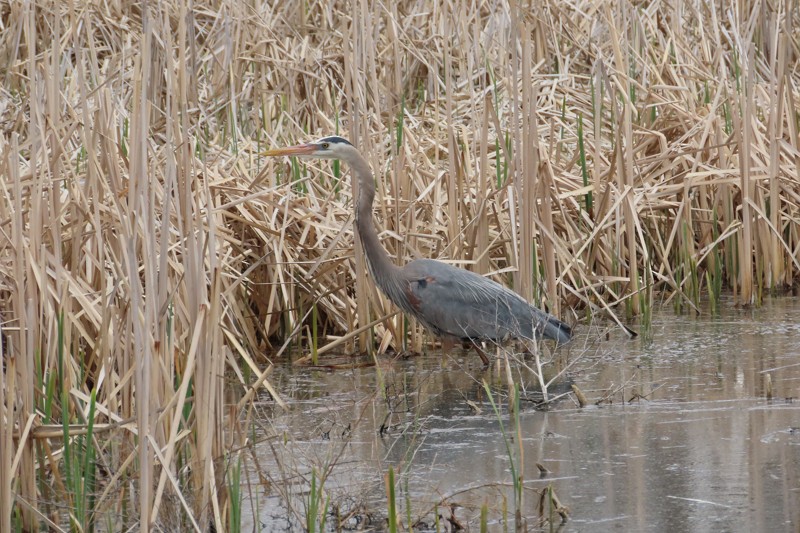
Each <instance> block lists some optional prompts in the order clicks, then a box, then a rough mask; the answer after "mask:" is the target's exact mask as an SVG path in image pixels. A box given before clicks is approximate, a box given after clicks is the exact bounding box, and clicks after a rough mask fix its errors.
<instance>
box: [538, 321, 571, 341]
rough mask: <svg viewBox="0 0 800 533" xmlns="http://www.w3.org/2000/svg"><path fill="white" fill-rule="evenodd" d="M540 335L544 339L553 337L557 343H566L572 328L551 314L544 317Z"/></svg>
mask: <svg viewBox="0 0 800 533" xmlns="http://www.w3.org/2000/svg"><path fill="white" fill-rule="evenodd" d="M546 320H547V321H546V322H545V324H544V327H543V328H542V335H543V336H544V338H545V339H553V340H554V341H556V343H557V344H566V343H568V342H569V340H570V339H571V338H572V328H571V327H569V326H568V325H567V324H565V323H564V322H562V321H560V320H559V319H557V318H556V317H554V316H552V315H548V316H547V318H546Z"/></svg>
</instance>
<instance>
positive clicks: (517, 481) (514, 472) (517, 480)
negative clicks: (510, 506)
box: [483, 379, 523, 527]
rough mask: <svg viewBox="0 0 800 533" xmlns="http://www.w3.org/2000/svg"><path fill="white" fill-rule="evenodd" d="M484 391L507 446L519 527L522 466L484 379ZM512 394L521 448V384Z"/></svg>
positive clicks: (515, 513) (516, 384)
mask: <svg viewBox="0 0 800 533" xmlns="http://www.w3.org/2000/svg"><path fill="white" fill-rule="evenodd" d="M483 389H484V391H486V396H487V397H488V398H489V403H490V404H491V405H492V410H493V411H494V414H495V416H496V417H497V422H498V424H499V425H500V434H501V435H502V436H503V442H504V444H505V446H506V454H507V455H508V463H509V469H510V470H511V478H512V484H513V486H514V516H515V517H516V524H517V527H519V526H520V525H521V524H522V488H523V487H522V474H521V473H520V474H519V475H518V472H521V469H520V467H521V465H520V464H518V460H517V457H516V454H515V453H514V450H513V448H512V446H511V440H510V439H509V437H508V433H507V432H506V429H505V426H504V425H503V415H502V413H501V412H500V408H499V407H498V405H497V403H495V401H494V396H493V395H492V389H491V388H490V387H489V383H487V381H486V380H485V379H484V380H483ZM512 394H513V395H514V396H513V398H512V399H511V401H512V404H511V405H512V408H513V410H514V417H515V419H514V420H515V424H516V428H517V433H518V439H517V440H518V442H519V445H520V447H521V446H522V440H521V439H520V438H519V431H520V426H519V384H518V383H514V388H513V392H512ZM521 458H522V456H521V455H520V457H519V460H521Z"/></svg>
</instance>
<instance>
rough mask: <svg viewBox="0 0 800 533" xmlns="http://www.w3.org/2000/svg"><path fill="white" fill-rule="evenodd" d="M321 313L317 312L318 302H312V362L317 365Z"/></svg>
mask: <svg viewBox="0 0 800 533" xmlns="http://www.w3.org/2000/svg"><path fill="white" fill-rule="evenodd" d="M318 321H319V314H318V312H317V302H314V303H312V304H311V363H312V364H313V365H314V366H316V365H318V364H319V355H318V353H317V349H318V345H319V326H318V325H317V322H318Z"/></svg>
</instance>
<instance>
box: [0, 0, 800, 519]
mask: <svg viewBox="0 0 800 533" xmlns="http://www.w3.org/2000/svg"><path fill="white" fill-rule="evenodd" d="M798 22H800V21H799V20H798V12H797V6H796V3H795V2H791V1H787V2H755V1H739V2H721V3H705V2H677V1H666V2H648V1H644V2H635V3H627V2H622V3H618V2H603V1H595V0H573V1H570V0H568V1H555V0H544V1H542V2H535V3H534V4H532V5H530V4H529V3H527V2H506V1H500V0H497V1H492V0H486V1H478V0H475V1H468V2H454V1H447V0H445V1H441V2H430V1H424V0H408V1H400V2H367V1H365V0H352V1H351V2H342V1H332V2H292V1H281V0H278V1H267V2H262V1H258V0H256V1H250V2H245V1H236V0H234V1H230V2H220V3H217V2H208V1H204V0H195V1H194V2H179V1H171V0H166V1H162V2H159V3H148V2H141V3H140V2H127V1H124V0H118V1H112V2H55V1H42V2H37V3H32V2H8V3H4V4H2V5H0V25H1V28H0V30H1V31H0V58H1V60H0V75H2V77H3V85H2V89H0V128H1V129H2V133H3V140H2V144H0V173H1V174H2V177H3V178H2V180H1V181H0V333H1V334H0V343H2V353H3V365H2V375H1V376H0V377H1V378H2V383H1V384H0V385H2V386H0V405H2V411H0V412H1V413H2V416H0V439H2V446H0V521H1V522H0V530H2V531H12V530H14V529H17V530H24V531H33V530H36V529H38V527H39V525H40V524H48V525H49V526H50V527H52V528H54V529H56V528H61V529H74V530H85V529H91V528H93V527H95V525H97V524H105V527H106V528H109V529H111V530H121V529H122V528H126V527H129V526H131V525H135V524H137V523H138V525H139V526H140V527H141V529H142V530H143V531H148V530H150V529H153V528H155V529H170V528H171V527H180V528H183V529H196V530H205V529H207V528H209V527H210V525H212V524H213V525H214V527H216V530H217V531H221V530H224V529H225V528H226V527H227V525H230V524H236V523H237V521H236V517H235V516H233V515H232V514H231V513H237V512H241V510H240V508H239V507H238V501H237V500H238V498H239V496H238V492H237V490H231V489H230V487H231V486H234V485H238V483H233V484H232V483H231V482H230V479H231V478H230V476H231V473H232V472H235V473H236V477H235V479H238V475H239V474H238V466H237V467H234V466H232V465H238V464H239V463H237V457H236V455H235V454H234V455H233V456H232V455H231V452H232V451H235V450H240V449H241V446H243V445H244V444H245V441H246V438H245V436H243V433H244V434H246V431H242V430H241V428H240V426H239V425H238V423H239V422H240V421H239V418H240V417H239V416H238V413H239V412H240V411H237V410H236V409H234V410H231V411H230V412H229V411H227V410H226V406H227V405H229V404H230V401H229V399H228V396H227V394H228V391H230V390H232V389H235V388H237V387H242V386H243V387H244V388H245V390H246V391H247V394H246V395H245V396H244V398H243V399H242V400H241V401H240V402H239V403H238V405H236V407H238V408H242V407H244V406H246V405H247V404H248V402H249V401H250V400H251V399H252V398H254V397H255V395H256V394H259V393H264V394H269V395H271V397H272V398H274V400H275V402H276V404H278V405H280V404H281V399H280V394H279V392H280V391H274V390H272V387H271V386H270V384H269V369H270V363H271V361H273V360H275V359H277V358H280V357H283V356H285V354H287V353H289V352H290V351H296V349H297V348H298V347H299V348H301V349H303V350H309V351H312V352H313V356H314V357H318V356H319V355H322V354H324V353H326V352H332V351H338V352H342V351H344V352H348V353H350V352H365V351H369V350H373V349H374V350H379V351H385V350H387V349H390V348H392V349H395V350H413V351H420V350H422V349H423V348H424V347H425V346H426V345H427V343H428V342H429V340H430V339H429V338H428V337H427V336H426V335H425V334H424V333H423V332H422V331H421V330H420V329H419V328H418V327H417V326H416V325H415V324H413V323H409V322H407V321H406V320H405V319H404V318H403V317H402V316H400V315H397V314H396V313H395V310H394V309H393V308H392V307H391V306H390V305H389V304H388V303H387V302H386V301H385V299H384V298H383V297H382V296H381V295H380V294H379V293H378V292H377V291H376V290H375V288H374V287H373V286H372V284H371V283H370V281H369V280H368V277H367V275H366V269H365V264H364V260H363V258H362V255H361V251H360V245H359V243H358V240H357V239H354V235H353V227H352V216H351V213H352V208H353V192H352V187H351V181H350V179H349V176H348V173H347V172H346V169H343V168H340V167H339V166H338V165H336V164H333V165H330V164H328V163H325V164H317V163H314V164H305V163H303V162H298V161H290V162H287V161H280V160H270V161H266V160H264V159H263V158H262V157H261V156H260V152H261V151H263V150H265V149H266V148H271V147H275V146H278V145H284V144H288V143H295V142H298V141H303V140H307V139H309V138H316V137H317V136H321V135H327V134H332V133H336V132H338V133H340V134H342V135H345V136H347V137H348V138H349V139H350V140H351V141H352V142H353V143H354V144H356V145H357V146H358V147H359V148H360V149H361V150H362V151H363V153H364V154H366V156H367V158H368V159H369V161H370V162H371V164H372V168H373V171H374V173H375V177H376V181H377V185H378V193H377V198H378V201H377V206H376V210H375V211H376V217H377V218H378V220H379V223H380V225H381V227H382V228H383V233H382V238H383V241H384V245H385V246H386V248H387V249H388V250H389V252H390V253H391V254H392V255H393V256H394V257H395V258H396V260H397V261H398V262H403V261H408V260H410V259H412V258H415V257H436V258H440V259H443V260H447V261H452V262H453V263H455V264H458V265H461V266H464V267H465V268H470V269H474V270H475V271H478V272H480V273H483V274H488V275H492V276H493V277H495V278H496V279H498V280H499V281H501V282H503V283H506V284H508V285H509V286H512V287H514V288H515V289H516V290H518V291H519V292H520V293H521V294H522V295H524V296H525V297H526V298H528V299H529V300H531V301H532V302H534V303H537V304H538V305H541V306H545V307H547V308H548V309H549V310H551V312H553V313H555V314H557V315H559V316H561V317H562V318H564V319H566V320H568V321H570V322H580V321H581V320H589V319H591V317H592V316H594V315H597V314H600V315H603V316H612V317H614V318H615V320H621V318H617V317H622V315H627V316H628V317H634V316H638V317H641V320H642V322H643V323H644V324H645V325H646V323H647V320H648V316H649V309H650V308H651V307H652V305H653V303H654V301H655V300H656V296H654V295H658V296H659V298H660V299H661V300H664V301H668V302H672V303H673V304H674V305H675V306H676V308H678V309H695V310H696V309H698V308H699V303H700V300H701V298H709V299H710V300H711V301H712V309H713V303H714V302H718V297H719V294H720V291H723V290H731V291H733V292H734V293H735V294H736V298H737V301H738V302H739V303H740V304H742V305H758V303H759V302H760V300H761V298H762V297H763V295H764V294H765V293H767V292H768V291H776V290H780V289H783V288H786V287H789V286H792V285H793V284H794V283H796V281H797V278H798V272H800V263H799V262H798V261H799V260H800V235H799V234H798V218H799V217H800V208H799V207H798V206H799V205H800V171H799V170H798V160H799V159H800V147H799V146H798V116H799V115H798V103H797V102H798V98H800V91H799V90H798V82H799V81H800V77H799V76H798V62H797V50H798V42H799V41H798V32H797V30H796V29H795V28H797V27H798V26H799V24H798ZM717 305H718V303H717ZM578 329H579V330H580V327H579V328H578ZM226 415H230V416H226ZM245 426H246V424H245ZM226 480H228V481H226ZM232 494H233V496H231V495H232ZM237 509H238V510H237ZM173 516H177V517H179V518H169V517H173ZM175 521H177V523H176V522H175Z"/></svg>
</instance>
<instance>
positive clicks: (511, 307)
mask: <svg viewBox="0 0 800 533" xmlns="http://www.w3.org/2000/svg"><path fill="white" fill-rule="evenodd" d="M395 268H397V267H395ZM370 270H374V269H373V268H372V267H371V268H370ZM397 270H398V271H399V272H397V275H395V276H392V277H393V278H394V279H395V280H396V281H397V282H398V283H391V281H390V280H388V279H385V280H384V279H381V280H380V281H378V279H379V276H376V274H375V273H374V272H373V276H375V277H376V282H377V283H378V286H379V287H381V289H382V290H383V292H384V293H385V294H386V296H387V297H388V298H389V299H390V300H391V301H392V302H393V303H395V304H396V305H397V306H399V307H400V308H401V309H403V311H405V312H406V313H408V314H410V315H412V316H414V317H416V318H417V320H419V322H420V323H422V325H423V326H425V327H426V328H427V329H429V330H430V331H431V332H432V333H434V334H435V335H437V336H441V337H451V338H455V339H459V340H462V341H467V340H469V341H472V342H476V341H477V342H480V341H492V342H497V343H502V342H504V341H506V340H509V339H528V340H537V339H542V338H547V339H553V340H555V341H556V342H558V343H561V344H563V343H566V342H567V341H569V339H570V337H571V330H570V327H569V326H567V325H566V324H565V323H564V322H561V321H560V320H558V319H557V318H556V317H554V316H552V315H550V314H548V313H545V312H544V311H542V310H540V309H537V308H536V307H534V306H532V305H530V304H529V303H528V302H526V301H525V300H524V299H523V298H522V297H520V296H519V295H518V294H517V293H515V292H513V291H511V290H509V289H507V288H506V287H503V286H502V285H500V284H499V283H497V282H495V281H493V280H491V279H489V278H485V277H483V276H479V275H478V274H475V273H474V272H470V271H468V270H463V269H460V268H456V267H454V266H452V265H448V264H447V263H443V262H441V261H436V260H433V259H417V260H415V261H412V262H410V263H408V264H406V265H405V266H404V267H402V268H397Z"/></svg>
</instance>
